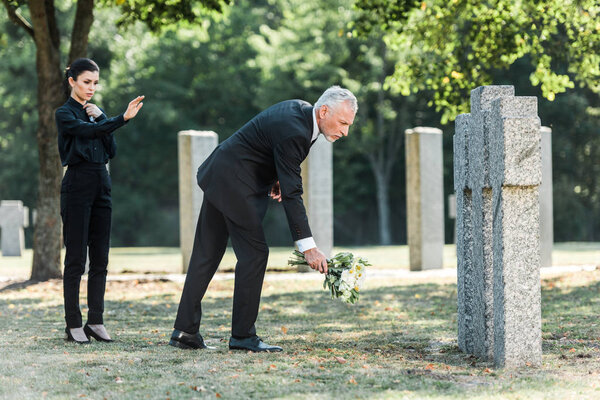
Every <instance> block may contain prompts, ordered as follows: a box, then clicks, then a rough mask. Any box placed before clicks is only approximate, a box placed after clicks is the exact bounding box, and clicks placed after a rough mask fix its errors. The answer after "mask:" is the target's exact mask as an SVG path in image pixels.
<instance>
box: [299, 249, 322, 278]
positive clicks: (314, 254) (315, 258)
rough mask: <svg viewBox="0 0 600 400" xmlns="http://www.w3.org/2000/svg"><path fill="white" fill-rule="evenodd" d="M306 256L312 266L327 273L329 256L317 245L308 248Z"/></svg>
mask: <svg viewBox="0 0 600 400" xmlns="http://www.w3.org/2000/svg"><path fill="white" fill-rule="evenodd" d="M304 258H305V259H306V262H307V263H308V265H310V267H311V268H312V269H314V270H316V271H319V272H320V273H322V274H326V273H327V258H325V254H323V253H321V250H319V249H318V248H317V247H313V248H312V249H308V250H306V251H305V252H304Z"/></svg>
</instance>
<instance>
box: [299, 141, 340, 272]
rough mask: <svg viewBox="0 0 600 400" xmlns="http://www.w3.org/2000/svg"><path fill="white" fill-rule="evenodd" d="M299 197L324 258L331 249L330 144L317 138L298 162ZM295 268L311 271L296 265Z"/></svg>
mask: <svg viewBox="0 0 600 400" xmlns="http://www.w3.org/2000/svg"><path fill="white" fill-rule="evenodd" d="M301 168H302V188H303V190H304V195H303V196H302V198H303V201H304V206H305V207H306V214H307V216H308V222H309V224H310V229H311V231H312V234H313V238H314V239H315V243H316V244H317V247H319V250H321V251H322V252H323V254H325V256H326V257H330V256H331V252H332V250H333V147H332V143H329V142H328V141H327V140H325V139H324V138H319V139H318V140H317V141H316V142H315V143H314V144H313V145H312V147H311V148H310V152H309V153H308V157H306V160H304V162H303V163H302V166H301ZM298 270H299V271H303V272H307V271H311V269H310V268H308V267H305V268H303V267H301V266H299V267H298Z"/></svg>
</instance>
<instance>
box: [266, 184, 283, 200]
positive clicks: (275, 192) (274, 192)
mask: <svg viewBox="0 0 600 400" xmlns="http://www.w3.org/2000/svg"><path fill="white" fill-rule="evenodd" d="M269 196H271V198H272V199H273V200H277V201H278V202H280V203H281V187H280V186H279V181H277V182H275V184H274V185H273V187H272V188H271V193H269Z"/></svg>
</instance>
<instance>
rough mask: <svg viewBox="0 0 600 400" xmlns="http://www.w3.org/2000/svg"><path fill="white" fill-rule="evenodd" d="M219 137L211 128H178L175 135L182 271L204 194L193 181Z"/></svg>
mask: <svg viewBox="0 0 600 400" xmlns="http://www.w3.org/2000/svg"><path fill="white" fill-rule="evenodd" d="M218 142H219V137H218V135H217V134H216V133H215V132H212V131H181V132H179V134H178V135H177V147H178V153H179V154H178V156H179V240H180V243H181V255H182V259H183V272H184V273H185V272H187V268H188V264H189V263H190V257H191V255H192V248H193V245H194V234H195V231H196V224H197V222H198V216H199V215H200V208H201V207H202V200H203V198H204V194H203V192H202V189H200V187H199V186H198V182H197V181H196V173H197V172H198V167H199V166H200V164H202V163H203V162H204V160H206V158H208V156H209V155H210V154H211V153H212V151H213V150H214V149H215V148H216V147H217V144H218Z"/></svg>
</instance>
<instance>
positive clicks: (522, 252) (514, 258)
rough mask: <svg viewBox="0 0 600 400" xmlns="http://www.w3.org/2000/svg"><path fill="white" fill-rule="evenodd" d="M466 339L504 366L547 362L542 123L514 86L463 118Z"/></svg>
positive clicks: (458, 165) (532, 102) (481, 96)
mask: <svg viewBox="0 0 600 400" xmlns="http://www.w3.org/2000/svg"><path fill="white" fill-rule="evenodd" d="M454 169H455V172H454V173H455V176H454V182H455V191H456V194H457V201H456V202H457V257H458V272H457V273H458V281H457V284H458V344H459V347H460V349H461V350H462V351H464V352H466V353H471V354H474V355H476V356H478V357H482V358H486V359H493V360H494V362H495V364H496V365H497V366H500V367H503V366H506V367H519V366H524V365H526V364H527V365H540V364H541V300H540V282H539V268H540V239H539V236H540V233H539V225H540V221H539V194H538V189H539V185H540V181H541V155H540V121H539V118H538V116H537V99H536V98H535V97H515V96H514V88H513V87H512V86H484V87H479V88H477V89H474V90H473V91H472V92H471V114H462V115H460V116H458V118H457V119H456V134H455V136H454Z"/></svg>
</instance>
